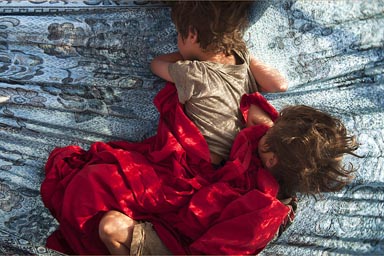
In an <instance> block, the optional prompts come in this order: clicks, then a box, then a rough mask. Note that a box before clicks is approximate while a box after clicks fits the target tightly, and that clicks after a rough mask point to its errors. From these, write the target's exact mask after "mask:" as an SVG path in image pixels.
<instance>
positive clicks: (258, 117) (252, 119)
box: [246, 104, 273, 127]
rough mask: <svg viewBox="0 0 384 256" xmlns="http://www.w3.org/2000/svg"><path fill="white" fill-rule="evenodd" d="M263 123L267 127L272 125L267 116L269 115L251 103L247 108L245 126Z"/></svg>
mask: <svg viewBox="0 0 384 256" xmlns="http://www.w3.org/2000/svg"><path fill="white" fill-rule="evenodd" d="M258 124H265V125H267V126H269V127H272V126H273V121H272V119H271V118H270V117H269V115H268V114H267V113H266V112H264V110H262V109H261V108H260V107H258V106H256V105H253V104H251V106H250V107H249V110H248V118H247V124H246V127H250V126H253V125H258Z"/></svg>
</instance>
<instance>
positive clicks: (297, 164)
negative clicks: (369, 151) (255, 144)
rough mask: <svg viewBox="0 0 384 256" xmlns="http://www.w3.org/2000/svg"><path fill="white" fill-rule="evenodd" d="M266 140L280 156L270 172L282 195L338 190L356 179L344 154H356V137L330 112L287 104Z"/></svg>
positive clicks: (269, 147) (267, 145)
mask: <svg viewBox="0 0 384 256" xmlns="http://www.w3.org/2000/svg"><path fill="white" fill-rule="evenodd" d="M265 141H266V148H267V150H268V151H271V152H274V154H275V155H276V157H277V164H276V165H275V166H274V167H272V168H271V171H272V173H273V175H274V176H275V177H276V178H277V180H278V181H279V183H280V185H281V188H280V189H281V191H280V193H281V194H282V195H285V196H291V195H294V194H295V193H297V192H300V193H304V194H317V193H321V192H333V191H339V190H340V189H341V188H343V187H344V186H345V185H346V184H348V183H350V181H351V180H352V178H353V175H352V173H353V171H354V170H353V167H352V165H351V166H350V167H349V168H348V169H345V167H344V166H343V164H342V157H343V155H344V154H351V155H354V156H356V155H355V154H354V153H353V151H355V150H356V149H357V148H358V144H357V142H356V139H355V136H348V134H347V130H346V128H345V126H344V125H343V123H342V122H341V121H340V120H339V119H337V118H335V117H332V116H330V115H329V114H327V113H324V112H322V111H319V110H316V109H314V108H311V107H308V106H302V105H300V106H291V107H286V108H284V109H283V110H282V111H281V112H280V116H279V117H278V119H277V120H276V122H275V124H274V126H273V127H271V128H270V130H269V131H268V132H267V134H266V139H265Z"/></svg>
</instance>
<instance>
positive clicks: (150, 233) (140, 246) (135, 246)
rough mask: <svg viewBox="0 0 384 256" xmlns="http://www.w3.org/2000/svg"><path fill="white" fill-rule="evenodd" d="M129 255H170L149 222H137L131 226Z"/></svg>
mask: <svg viewBox="0 0 384 256" xmlns="http://www.w3.org/2000/svg"><path fill="white" fill-rule="evenodd" d="M131 255H172V253H171V252H170V251H169V250H168V248H167V247H165V245H164V244H163V242H162V241H161V240H160V238H159V236H158V235H157V233H156V231H155V230H154V229H153V226H152V224H151V223H150V222H142V223H138V224H136V225H135V226H134V228H133V237H132V243H131Z"/></svg>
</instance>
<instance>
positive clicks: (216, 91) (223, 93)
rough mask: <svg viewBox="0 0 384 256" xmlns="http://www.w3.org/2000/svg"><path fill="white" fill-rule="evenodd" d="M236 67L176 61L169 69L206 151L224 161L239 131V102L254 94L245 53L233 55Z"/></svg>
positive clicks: (253, 85) (247, 55) (254, 89)
mask: <svg viewBox="0 0 384 256" xmlns="http://www.w3.org/2000/svg"><path fill="white" fill-rule="evenodd" d="M236 54H237V55H238V57H239V60H241V64H239V65H224V64H220V63H215V62H209V61H188V60H186V61H178V62H176V63H173V64H171V65H169V74H170V76H171V77H172V79H173V81H174V83H175V85H176V89H177V93H178V97H179V101H180V103H182V104H184V106H185V112H186V114H187V116H188V117H189V118H190V119H191V120H192V121H193V122H194V123H195V125H196V126H197V127H198V128H199V130H200V132H201V133H202V134H203V136H204V138H205V139H206V141H207V143H208V146H209V150H210V151H211V152H213V153H215V154H217V155H219V156H222V157H223V158H224V159H227V158H228V155H229V153H230V150H231V147H232V143H233V141H234V139H235V137H236V135H237V134H238V132H239V131H240V129H241V128H242V126H243V124H242V121H241V113H240V110H239V104H240V98H241V96H242V95H243V94H245V93H253V92H256V91H257V90H258V89H257V85H256V82H255V79H254V78H253V76H252V73H251V71H250V68H249V62H250V56H249V53H248V52H237V51H236Z"/></svg>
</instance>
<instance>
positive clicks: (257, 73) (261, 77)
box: [250, 56, 288, 92]
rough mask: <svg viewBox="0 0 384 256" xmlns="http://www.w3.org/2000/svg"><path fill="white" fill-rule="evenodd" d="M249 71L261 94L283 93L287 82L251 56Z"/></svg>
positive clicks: (286, 87)
mask: <svg viewBox="0 0 384 256" xmlns="http://www.w3.org/2000/svg"><path fill="white" fill-rule="evenodd" d="M250 69H251V72H252V75H253V77H254V78H255V79H256V82H257V84H258V86H259V89H260V91H261V92H285V91H286V90H287V89H288V83H287V80H286V79H285V78H284V77H283V76H282V75H281V74H280V72H279V71H278V70H277V69H274V68H272V67H270V66H268V65H266V64H265V63H263V62H261V61H260V60H257V59H255V58H254V57H253V56H251V61H250Z"/></svg>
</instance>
